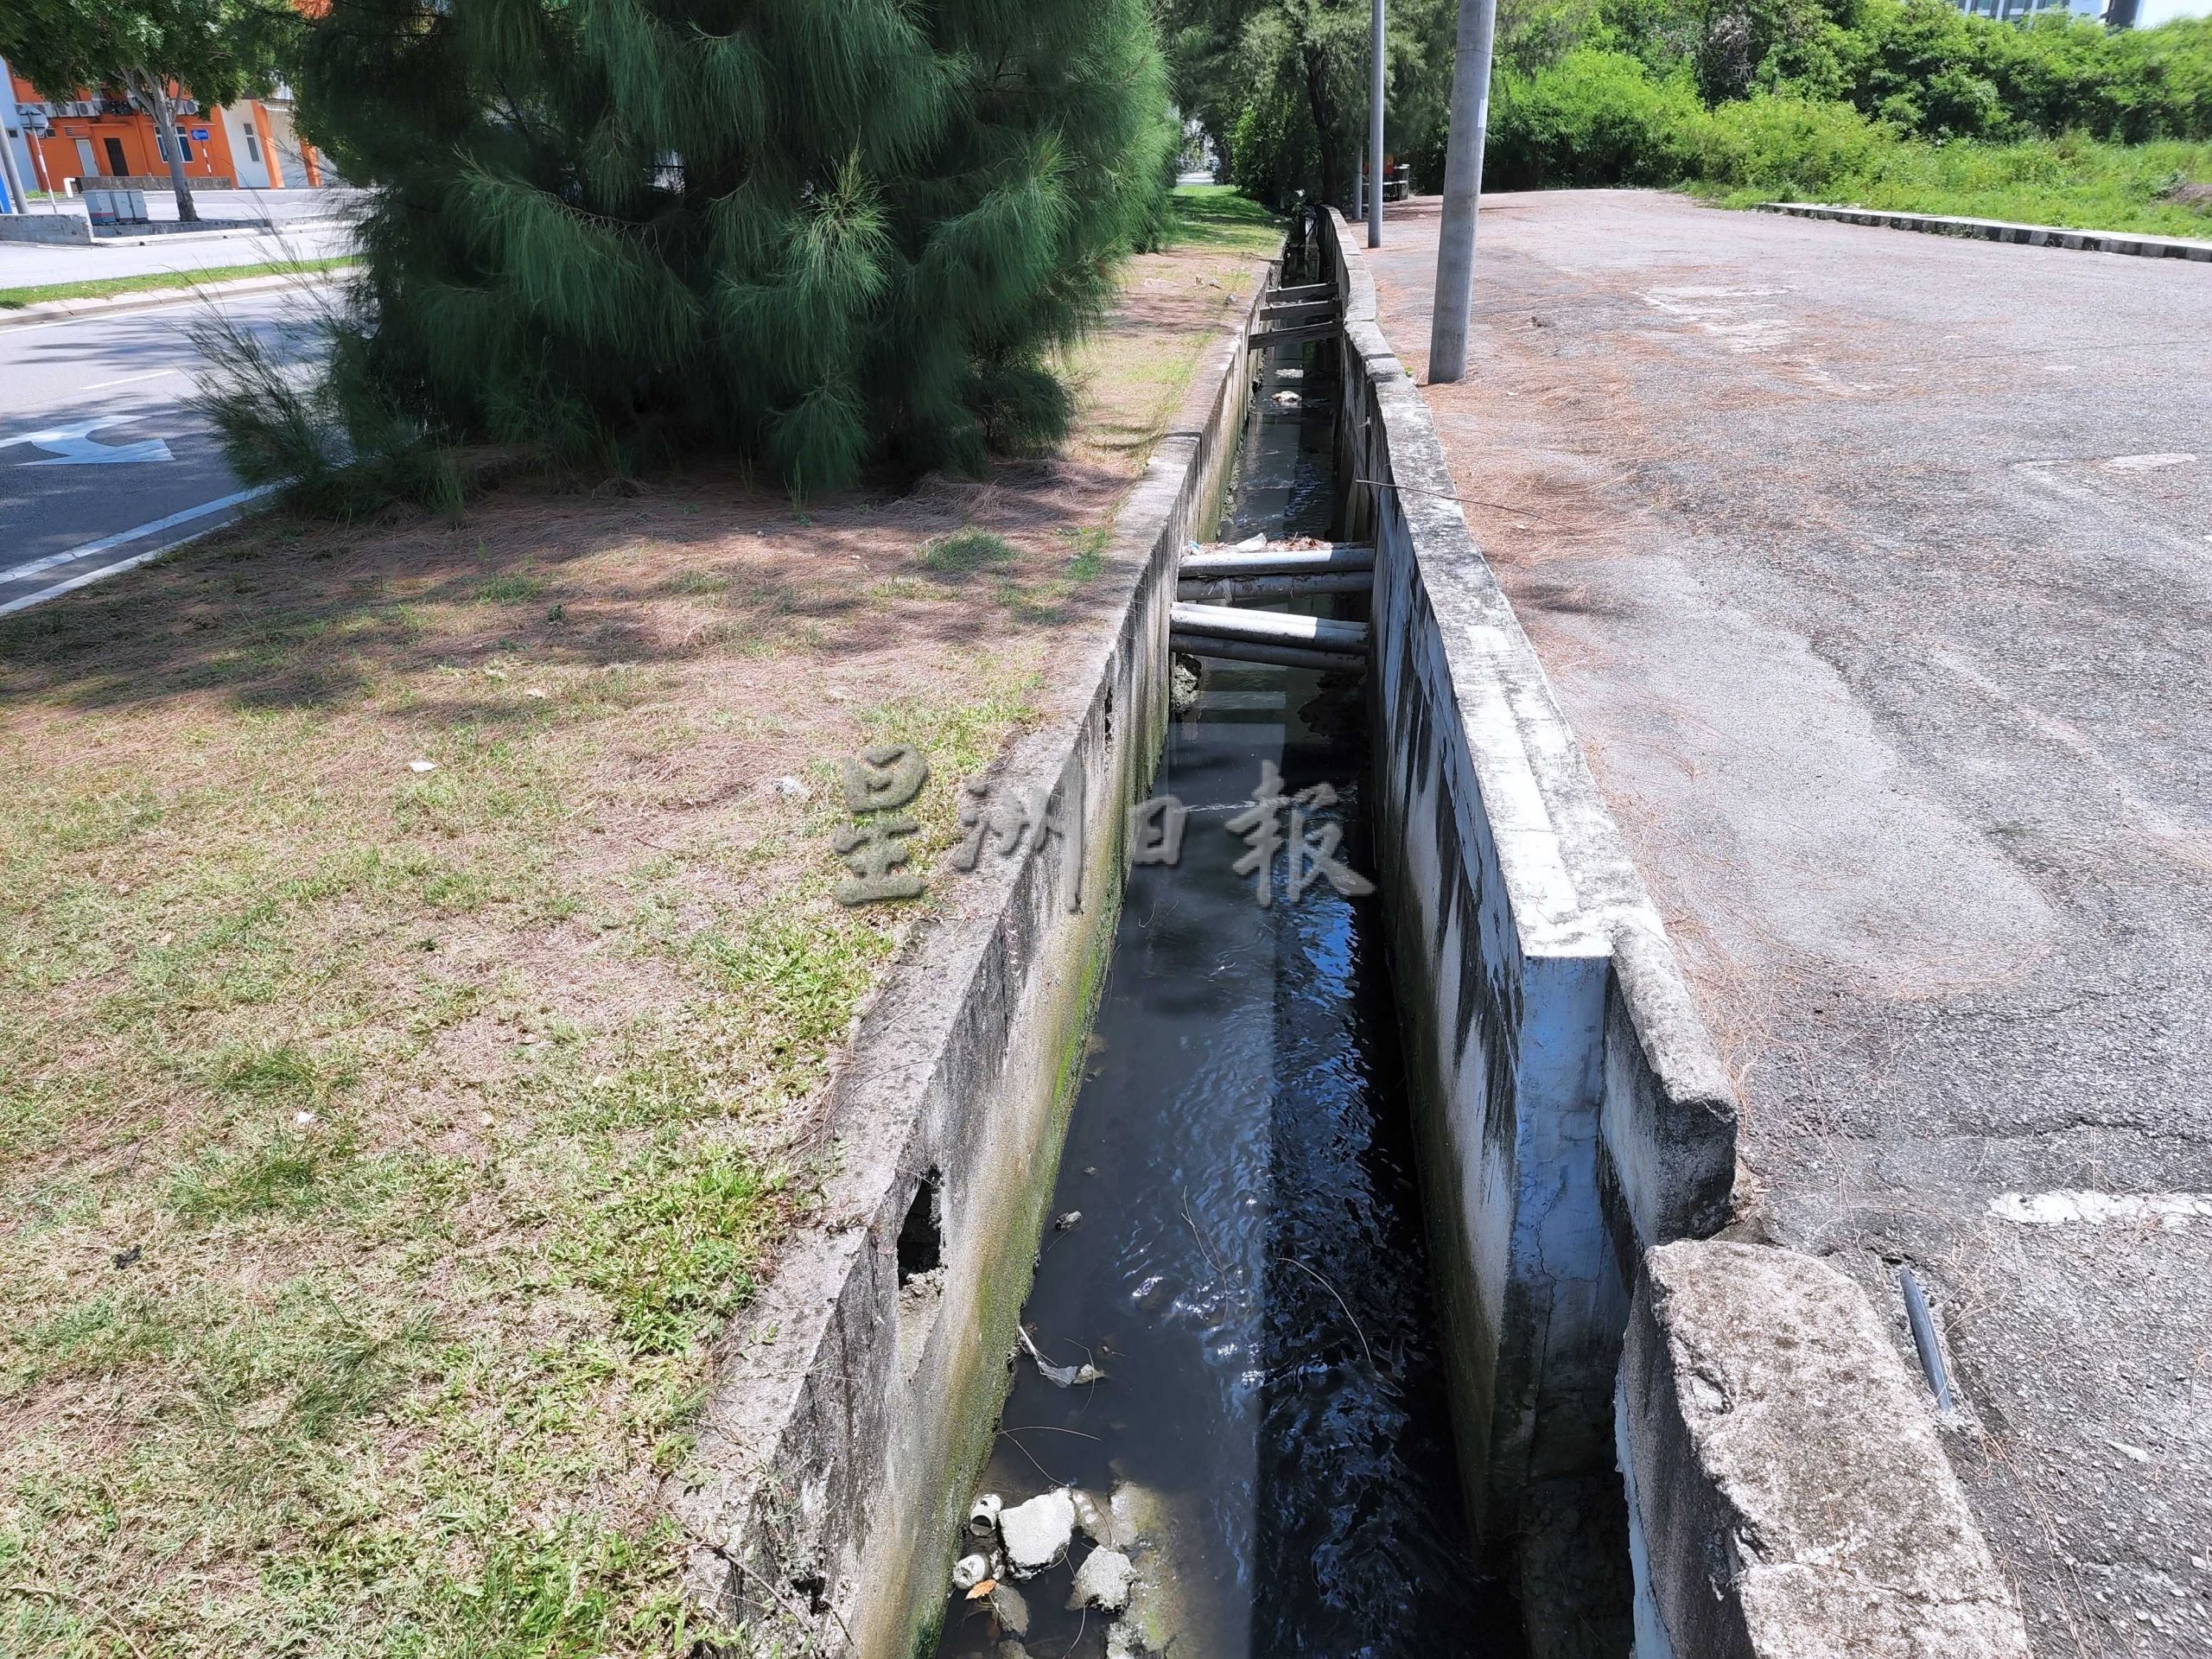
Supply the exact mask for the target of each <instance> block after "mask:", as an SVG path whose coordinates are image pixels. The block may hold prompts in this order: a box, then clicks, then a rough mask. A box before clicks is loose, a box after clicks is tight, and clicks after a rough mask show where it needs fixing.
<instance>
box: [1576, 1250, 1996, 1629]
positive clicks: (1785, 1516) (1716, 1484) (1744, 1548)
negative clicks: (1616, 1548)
mask: <svg viewBox="0 0 2212 1659" xmlns="http://www.w3.org/2000/svg"><path fill="white" fill-rule="evenodd" d="M1644 1259H1645V1267H1646V1271H1645V1274H1644V1277H1643V1281H1641V1283H1640V1284H1639V1286H1638V1287H1637V1294H1636V1302H1635V1309H1634V1313H1633V1315H1632V1317H1631V1319H1630V1325H1629V1332H1628V1341H1627V1344H1626V1348H1625V1351H1624V1354H1623V1357H1622V1363H1621V1379H1620V1389H1619V1395H1618V1433H1619V1444H1620V1446H1621V1448H1622V1455H1623V1458H1624V1468H1625V1470H1626V1472H1627V1474H1628V1477H1629V1484H1630V1490H1631V1491H1633V1493H1634V1494H1635V1500H1636V1522H1637V1526H1636V1531H1637V1541H1638V1543H1639V1545H1640V1548H1639V1550H1638V1554H1639V1557H1640V1561H1639V1575H1638V1580H1639V1581H1638V1584H1637V1591H1638V1595H1637V1614H1638V1618H1637V1643H1636V1649H1635V1652H1636V1659H1672V1656H1674V1655H1677V1654H1679V1655H1683V1656H1696V1659H1830V1656H1834V1659H1843V1656H1851V1659H2027V1654H2028V1642H2027V1632H2026V1630H2025V1627H2024V1625H2023V1624H2022V1623H2021V1620H2020V1613H2019V1609H2018V1605H2016V1604H2015V1602H2014V1601H2013V1599H2012V1591H2011V1589H2010V1588H2009V1586H2007V1585H2006V1583H2005V1580H2004V1577H2003V1575H2002V1574H2001V1573H1999V1571H1998V1567H1997V1563H1996V1560H1995V1558H1994V1557H1993V1556H1992V1555H1991V1554H1990V1551H1989V1547H1988V1545H1987V1544H1986V1542H1985V1541H1983V1538H1982V1535H1981V1533H1980V1529H1978V1528H1977V1527H1976V1526H1975V1524H1974V1515H1973V1512H1972V1511H1971V1510H1969V1509H1968V1508H1967V1500H1966V1494H1965V1492H1964V1491H1962V1490H1961V1487H1960V1485H1959V1482H1958V1478H1957V1477H1956V1476H1955V1475H1954V1474H1953V1473H1952V1471H1951V1466H1950V1464H1949V1462H1948V1460H1947V1459H1945V1457H1944V1455H1943V1448H1942V1442H1941V1441H1940V1440H1938V1438H1937V1435H1936V1415H1935V1411H1934V1408H1933V1405H1932V1403H1931V1402H1930V1401H1929V1396H1928V1391H1927V1389H1925V1388H1924V1387H1923V1385H1922V1383H1921V1382H1920V1380H1919V1379H1918V1378H1916V1377H1915V1376H1912V1375H1910V1373H1909V1372H1908V1371H1907V1370H1906V1369H1905V1366H1904V1362H1903V1361H1902V1360H1901V1359H1899V1357H1897V1350H1896V1347H1895V1345H1894V1344H1892V1343H1891V1340H1890V1337H1889V1332H1888V1331H1887V1329H1886V1327H1885V1325H1884V1322H1883V1320H1882V1318H1881V1316H1880V1315H1879V1314H1878V1313H1876V1312H1875V1310H1874V1307H1873V1306H1872V1303H1870V1302H1869V1301H1868V1300H1866V1293H1865V1292H1864V1291H1862V1290H1860V1289H1859V1287H1858V1286H1857V1285H1856V1284H1854V1283H1853V1282H1852V1281H1851V1280H1849V1279H1847V1278H1846V1277H1845V1276H1844V1275H1843V1274H1840V1273H1839V1272H1837V1271H1836V1270H1835V1269H1834V1268H1831V1267H1829V1266H1828V1265H1827V1263H1826V1262H1820V1261H1817V1260H1815V1259H1814V1258H1813V1257H1811V1256H1808V1255H1798V1254H1797V1253H1796V1252H1795V1251H1790V1250H1782V1249H1772V1248H1770V1247H1767V1246H1764V1245H1754V1244H1732V1243H1696V1242H1688V1241H1686V1242H1682V1243H1674V1244H1669V1245H1666V1246H1664V1247H1663V1248H1661V1249H1654V1250H1652V1251H1649V1253H1648V1254H1647V1255H1646V1256H1645V1258H1644Z"/></svg>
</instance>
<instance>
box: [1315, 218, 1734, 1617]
mask: <svg viewBox="0 0 2212 1659" xmlns="http://www.w3.org/2000/svg"><path fill="white" fill-rule="evenodd" d="M1319 234H1320V236H1321V238H1322V240H1323V243H1324V248H1323V253H1324V257H1325V265H1324V269H1325V270H1328V271H1329V272H1331V273H1332V276H1333V279H1334V281H1335V283H1336V286H1337V289H1338V296H1339V299H1340V301H1341V303H1342V306H1343V315H1344V341H1345V343H1344V361H1343V365H1342V375H1343V386H1342V394H1343V403H1342V404H1341V407H1342V409H1343V410H1344V424H1343V435H1342V437H1341V439H1340V442H1342V443H1343V444H1344V447H1345V448H1346V450H1347V451H1348V453H1347V454H1344V456H1342V457H1340V461H1339V466H1340V470H1341V472H1342V474H1343V475H1344V476H1346V477H1348V478H1352V479H1357V480H1367V483H1366V484H1365V485H1364V486H1363V487H1360V488H1356V489H1355V490H1354V492H1353V497H1352V502H1351V509H1350V518H1351V522H1350V523H1349V524H1347V526H1346V528H1347V531H1348V532H1349V533H1351V534H1352V535H1354V536H1356V537H1371V539H1372V540H1373V542H1374V544H1375V550H1376V552H1375V586H1374V595H1375V598H1374V627H1373V635H1372V638H1373V641H1374V652H1373V658H1374V660H1373V667H1372V670H1371V672H1370V696H1372V697H1373V698H1374V699H1375V702H1376V710H1375V715H1374V719H1373V722H1372V724H1373V728H1374V732H1375V741H1376V766H1375V773H1376V776H1375V783H1374V791H1375V799H1374V806H1373V810H1374V811H1375V814H1376V819H1375V842H1376V862H1377V868H1378V871H1379V874H1380V876H1381V880H1382V884H1383V890H1384V893H1385V895H1386V899H1385V914H1386V916H1387V917H1388V918H1389V938H1390V940H1391V964H1392V968H1393V970H1394V972H1395V975H1396V976H1397V979H1398V982H1399V999H1398V1000H1399V1004H1400V1007H1401V1008H1402V1010H1403V1011H1404V1017H1405V1020H1406V1024H1407V1030H1406V1033H1405V1040H1406V1052H1407V1058H1408V1070H1409V1072H1410V1076H1411V1081H1412V1084H1413V1090H1414V1101H1415V1107H1414V1123H1415V1128H1416V1132H1417V1135H1418V1137H1419V1143H1420V1147H1421V1176H1422V1182H1423V1185H1424V1187H1425V1188H1426V1196H1427V1211H1428V1215H1429V1218H1430V1225H1431V1230H1432V1235H1433V1238H1432V1247H1431V1252H1430V1259H1431V1261H1432V1262H1433V1263H1434V1264H1435V1270H1436V1274H1437V1281H1438V1287H1439V1294H1440V1301H1441V1302H1442V1304H1443V1308H1444V1324H1445V1334H1446V1351H1447V1355H1448V1357H1449V1363H1450V1366H1451V1382H1452V1407H1453V1423H1454V1427H1455V1431H1456V1432H1457V1433H1458V1435H1459V1441H1460V1460H1461V1465H1462V1469H1463V1471H1464V1472H1465V1477H1466V1479H1467V1483H1468V1504H1469V1510H1470V1513H1471V1516H1472V1517H1473V1519H1474V1520H1475V1522H1476V1525H1477V1527H1478V1529H1479V1530H1480V1532H1481V1533H1482V1535H1483V1536H1484V1540H1485V1542H1486V1543H1490V1544H1493V1545H1497V1546H1502V1547H1504V1548H1512V1549H1516V1550H1517V1552H1518V1555H1519V1560H1520V1571H1521V1575H1522V1580H1523V1585H1524V1602H1525V1604H1526V1605H1528V1606H1529V1608H1530V1609H1531V1611H1532V1615H1534V1616H1535V1617H1533V1618H1532V1622H1531V1625H1530V1629H1529V1639H1530V1643H1531V1646H1532V1649H1533V1650H1535V1652H1537V1653H1538V1654H1540V1655H1548V1654H1555V1653H1566V1652H1581V1651H1598V1650H1602V1649H1604V1648H1605V1643H1606V1642H1607V1641H1609V1640H1610V1639H1611V1638H1610V1637H1606V1636H1605V1634H1604V1631H1605V1630H1606V1629H1608V1628H1617V1630H1618V1637H1619V1640H1618V1647H1621V1648H1624V1647H1626V1645H1627V1643H1628V1635H1627V1619H1628V1609H1627V1601H1626V1595H1625V1586H1624V1585H1622V1586H1619V1588H1620V1589H1621V1592H1622V1593H1621V1597H1620V1604H1619V1605H1618V1608H1616V1609H1612V1610H1610V1611H1608V1610H1605V1609H1603V1608H1600V1607H1598V1606H1596V1605H1595V1599H1593V1598H1592V1597H1589V1596H1586V1595H1585V1594H1584V1593H1583V1592H1582V1591H1581V1590H1580V1589H1579V1588H1574V1587H1573V1586H1582V1585H1586V1584H1592V1583H1599V1582H1601V1581H1602V1580H1603V1579H1604V1577H1605V1573H1607V1572H1608V1571H1611V1570H1613V1567H1617V1565H1618V1541H1617V1540H1616V1541H1614V1542H1613V1543H1612V1544H1611V1546H1610V1547H1609V1549H1610V1558H1611V1563H1612V1564H1613V1565H1612V1566H1611V1567H1609V1566H1608V1564H1607V1561H1606V1560H1590V1559H1584V1560H1580V1561H1578V1560H1575V1559H1573V1558H1575V1557H1577V1556H1582V1557H1587V1556H1588V1555H1589V1553H1590V1551H1591V1550H1592V1549H1599V1548H1605V1547H1601V1546H1600V1545H1599V1542H1598V1540H1599V1537H1600V1535H1603V1534H1605V1533H1606V1532H1607V1530H1608V1528H1609V1526H1610V1525H1611V1524H1613V1523H1617V1522H1618V1516H1619V1510H1618V1504H1619V1497H1618V1481H1617V1479H1616V1478H1615V1475H1614V1472H1613V1471H1614V1462H1613V1457H1612V1433H1611V1421H1612V1399H1613V1389H1614V1383H1615V1378H1616V1376H1617V1373H1618V1365H1619V1359H1620V1344H1621V1333H1622V1331H1623V1330H1624V1327H1625V1325H1626V1324H1627V1320H1628V1303H1629V1287H1630V1285H1631V1284H1632V1283H1633V1282H1634V1277H1635V1271H1636V1267H1637V1262H1638V1261H1639V1260H1640V1258H1641V1256H1642V1254H1643V1250H1644V1249H1647V1248H1648V1247H1649V1246H1650V1245H1653V1244H1656V1243H1665V1242H1667V1241H1669V1240H1670V1239H1674V1238H1679V1237H1681V1236H1685V1235H1697V1234H1703V1233H1707V1232H1710V1231H1712V1230H1714V1229H1716V1228H1718V1227H1719V1226H1720V1225H1721V1224H1723V1223H1725V1221H1726V1219H1727V1216H1728V1210H1729V1204H1730V1198H1731V1194H1732V1190H1733V1184H1734V1177H1735V1131H1736V1116H1735V1103H1734V1098H1733V1095H1732V1091H1731V1090H1730V1089H1729V1087H1728V1084H1727V1079H1726V1075H1725V1073H1724V1071H1723V1070H1722V1067H1721V1065H1720V1061H1719V1056H1718V1054H1717V1052H1715V1050H1714V1048H1713V1043H1712V1039H1711V1038H1710V1036H1709V1035H1708V1033H1707V1031H1706V1029H1705V1027H1704V1025H1703V1022H1702V1021H1701V1020H1700V1019H1699V1017H1698V1015H1697V1013H1696V1010H1695V1007H1694V1004H1693V1003H1692V1001H1691V999H1690V995H1689V990H1688V987H1687V985H1686V984H1685V983H1684V982H1683V981H1682V977H1681V970H1680V969H1679V966H1678V965H1677V963H1676V962H1675V955H1674V950H1673V948H1672V946H1671V945H1669V943H1668V941H1667V937H1666V930H1665V928H1664V926H1663V925H1662V922H1661V920H1660V918H1659V915H1658V912H1657V911H1656V908H1655V907H1654V906H1653V905H1652V903H1651V900H1650V897H1649V893H1647V892H1646V890H1645V888H1644V887H1643V880H1642V879H1641V877H1640V876H1639V875H1638V874H1637V870H1636V868H1635V866H1634V864H1633V862H1632V861H1630V858H1629V855H1628V853H1627V850H1626V847H1625V845H1624V842H1623V841H1622V839H1621V836H1620V832H1619V829H1618V825H1617V824H1616V823H1615V822H1614V820H1613V817H1612V815H1611V812H1610V811H1609V810H1608V809H1607V807H1606V805H1605V800H1604V798H1603V797H1602V796H1601V795H1600V794H1599V790H1598V786H1597V783H1596V780H1595V779H1593V778H1592V776H1591V773H1590V770H1589V767H1588V766H1587V765H1586V762H1585V760H1584V759H1583V755H1582V752H1581V748H1580V745H1579V744H1578V743H1577V742H1576V741H1575V736H1574V733H1573V729H1572V728H1571V727H1570V726H1569V724H1568V722H1567V716H1566V715H1565V713H1564V711H1563V710H1562V709H1560V705H1559V701H1558V698H1557V697H1556V696H1555V695H1554V692H1553V690H1552V687H1551V683H1550V681H1549V680H1548V677H1546V676H1545V673H1544V671H1543V667H1542V664H1541V663H1540V662H1539V661H1538V660H1537V658H1536V653H1535V648H1534V647H1533V646H1532V645H1530V644H1529V639H1528V636H1527V635H1526V634H1525V633H1524V632H1522V627H1521V624H1520V621H1519V620H1518V619H1517V618H1516V616H1515V615H1514V613H1513V607H1512V605H1511V603H1510V601H1508V599H1507V597H1506V595H1505V592H1504V590H1503V588H1501V587H1500V586H1499V585H1498V582H1497V577H1496V575H1494V574H1493V572H1492V571H1491V568H1490V565H1489V563H1487V561H1485V560H1484V557H1483V556H1482V553H1481V551H1480V550H1478V548H1477V547H1476V546H1475V543H1474V542H1473V539H1472V538H1471V536H1470V535H1469V533H1468V530H1467V523H1466V518H1465V513H1464V512H1463V511H1462V510H1461V507H1460V505H1459V501H1458V499H1457V486H1456V485H1455V484H1454V482H1453V480H1452V473H1451V468H1450V466H1449V464H1448V462H1447V461H1446V456H1445V454H1444V450H1443V447H1442V445H1441V443H1440V441H1439V439H1438V436H1437V433H1436V429H1435V425H1434V423H1433V421H1432V419H1431V418H1430V415H1429V411H1428V406H1427V403H1426V402H1425V401H1424V400H1423V398H1422V397H1421V391H1420V388H1419V387H1418V386H1416V385H1414V382H1413V381H1412V379H1411V378H1409V377H1408V375H1407V373H1406V372H1405V370H1404V368H1403V366H1402V365H1401V364H1400V363H1399V361H1398V359H1397V357H1396V355H1395V353H1393V352H1392V351H1391V349H1390V346H1389V341H1388V340H1386V339H1385V338H1384V337H1383V334H1382V333H1381V331H1380V329H1379V328H1378V327H1376V298H1375V283H1374V279H1373V277H1372V275H1371V274H1370V272H1369V271H1368V270H1366V267H1365V263H1364V261H1363V258H1362V257H1361V255H1360V253H1359V252H1358V251H1357V248H1356V247H1355V246H1354V245H1353V242H1354V240H1355V238H1351V236H1349V235H1348V234H1347V233H1346V232H1345V229H1344V221H1343V220H1342V219H1341V218H1340V217H1338V215H1336V214H1334V213H1330V214H1328V215H1326V216H1325V217H1324V218H1323V219H1321V220H1320V222H1319ZM1605 1488H1610V1489H1611V1496H1610V1497H1607V1496H1606V1494H1605V1491H1604V1490H1602V1489H1605ZM1600 1503H1610V1504H1611V1506H1612V1507H1611V1516H1612V1522H1600V1521H1599V1520H1597V1519H1595V1518H1594V1517H1595V1516H1597V1514H1598V1509H1597V1506H1598V1505H1599V1504H1600ZM1578 1517H1580V1519H1578ZM1560 1586H1567V1588H1566V1589H1564V1590H1563V1591H1561V1592H1560V1593H1554V1591H1555V1590H1560ZM1569 1603H1572V1604H1573V1606H1572V1608H1571V1610H1570V1609H1569V1608H1568V1606H1567V1604H1569ZM1547 1609H1549V1610H1552V1615H1551V1616H1550V1622H1548V1623H1547V1622H1546V1618H1547V1615H1546V1613H1545V1610H1547ZM1609 1620H1610V1621H1612V1623H1611V1626H1609V1625H1608V1621H1609ZM1578 1624H1579V1625H1580V1629H1573V1628H1568V1627H1570V1626H1575V1625H1578ZM1592 1630H1595V1631H1597V1632H1599V1634H1598V1635H1597V1636H1596V1637H1592V1636H1591V1635H1590V1634H1589V1632H1590V1631H1592ZM1616 1650H1618V1649H1616Z"/></svg>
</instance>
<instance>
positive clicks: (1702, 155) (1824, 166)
mask: <svg viewBox="0 0 2212 1659" xmlns="http://www.w3.org/2000/svg"><path fill="white" fill-rule="evenodd" d="M1896 145H1897V141H1896V137H1895V136H1894V135H1893V134H1892V133H1891V131H1890V130H1889V129H1888V128H1886V127H1885V126H1883V125H1882V124H1879V123H1878V122H1873V121H1869V120H1868V119H1867V118H1866V117H1865V116H1863V115H1861V114H1859V111H1857V110H1855V109H1853V108H1852V107H1851V105H1848V104H1834V103H1819V102H1815V101H1814V100H1812V99H1802V98H1790V97H1786V96H1780V95H1776V94H1772V93H1764V92H1763V93H1759V94H1758V95H1757V96H1754V97H1751V98H1747V99H1743V100H1741V101H1740V102H1738V103H1734V104H1723V105H1721V106H1720V107H1719V109H1716V110H1714V111H1712V112H1711V113H1710V114H1708V115H1707V116H1706V118H1704V119H1703V120H1702V121H1701V122H1700V123H1699V124H1698V129H1697V144H1696V153H1695V171H1696V175H1697V176H1698V178H1699V179H1700V180H1701V181H1704V182H1706V183H1707V184H1712V185H1717V186H1719V187H1720V188H1723V189H1728V190H1751V191H1756V192H1758V194H1762V195H1768V196H1817V195H1821V194H1824V193H1826V192H1827V191H1828V190H1829V189H1831V188H1834V187H1835V186H1837V185H1839V184H1841V183H1842V182H1843V181H1846V180H1848V179H1853V178H1857V177H1860V176H1863V175H1866V174H1868V173H1871V172H1872V171H1873V170H1874V169H1875V168H1876V167H1877V166H1878V164H1879V163H1880V162H1881V161H1882V160H1883V158H1884V157H1885V156H1887V155H1888V154H1889V152H1890V151H1891V150H1892V149H1895V148H1896Z"/></svg>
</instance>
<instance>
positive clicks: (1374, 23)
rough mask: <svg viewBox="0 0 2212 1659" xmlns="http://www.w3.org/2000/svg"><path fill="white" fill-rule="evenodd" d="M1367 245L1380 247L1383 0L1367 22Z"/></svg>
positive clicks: (1376, 6)
mask: <svg viewBox="0 0 2212 1659" xmlns="http://www.w3.org/2000/svg"><path fill="white" fill-rule="evenodd" d="M1367 57H1368V70H1367V73H1368V84H1367V155H1368V162H1367V245H1368V246H1369V247H1370V248H1379V247H1381V246H1382V245H1383V0H1375V3H1374V6H1373V8H1372V10H1370V14H1369V17H1368V23H1367Z"/></svg>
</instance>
